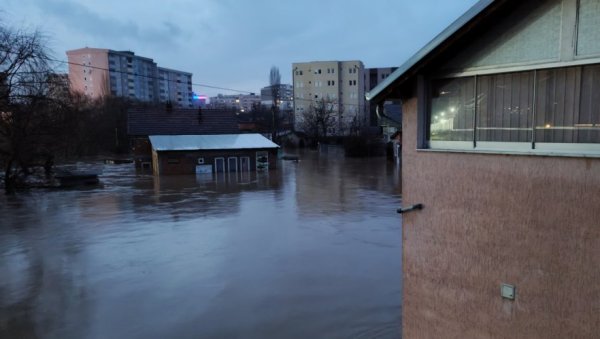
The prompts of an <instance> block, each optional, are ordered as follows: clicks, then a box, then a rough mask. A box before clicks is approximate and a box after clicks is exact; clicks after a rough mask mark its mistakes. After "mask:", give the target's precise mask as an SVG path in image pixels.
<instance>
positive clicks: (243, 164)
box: [240, 157, 250, 172]
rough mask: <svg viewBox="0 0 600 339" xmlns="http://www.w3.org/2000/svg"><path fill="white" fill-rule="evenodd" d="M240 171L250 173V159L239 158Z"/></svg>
mask: <svg viewBox="0 0 600 339" xmlns="http://www.w3.org/2000/svg"><path fill="white" fill-rule="evenodd" d="M240 171H241V172H250V157H240Z"/></svg>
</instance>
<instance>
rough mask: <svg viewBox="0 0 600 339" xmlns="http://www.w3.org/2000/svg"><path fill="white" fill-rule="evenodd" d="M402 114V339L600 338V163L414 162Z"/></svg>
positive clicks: (440, 155)
mask: <svg viewBox="0 0 600 339" xmlns="http://www.w3.org/2000/svg"><path fill="white" fill-rule="evenodd" d="M403 109H404V116H403V125H404V131H403V132H404V133H403V139H402V142H403V148H402V164H403V169H402V172H403V173H402V187H403V192H402V193H403V205H410V204H414V203H423V204H424V206H425V207H424V209H423V210H421V211H416V212H411V213H408V214H405V215H404V216H403V246H402V248H403V268H404V283H403V284H404V291H403V295H404V301H403V318H402V321H403V338H405V339H412V338H478V339H481V338H598V335H599V333H600V159H595V158H568V157H544V156H517V155H484V154H473V153H471V154H469V153H447V152H433V151H416V141H417V127H416V126H417V114H416V112H417V100H416V98H411V99H409V100H405V102H404V107H403ZM501 283H509V284H513V285H515V286H516V299H515V300H514V301H510V300H506V299H502V298H501V296H500V284H501Z"/></svg>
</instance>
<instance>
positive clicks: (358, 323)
mask: <svg viewBox="0 0 600 339" xmlns="http://www.w3.org/2000/svg"><path fill="white" fill-rule="evenodd" d="M96 166H101V167H102V170H103V174H102V176H101V181H102V186H101V187H99V188H95V189H89V188H88V189H78V190H55V191H45V190H41V191H31V192H24V193H20V194H18V195H17V196H16V197H6V196H1V197H0V338H399V337H400V321H401V319H400V316H401V288H402V286H401V225H400V217H399V215H398V214H396V212H395V211H396V209H397V208H398V206H399V205H400V175H399V170H398V168H396V167H395V166H394V165H393V164H390V163H387V162H386V160H385V159H383V158H376V159H344V158H343V157H342V156H339V155H336V153H335V152H330V153H328V154H321V155H319V154H317V153H315V152H306V153H303V154H302V155H301V160H300V161H299V162H280V163H279V168H278V170H276V171H271V172H270V173H268V174H264V173H263V174H247V175H245V176H244V177H240V178H236V177H235V176H225V175H223V176H220V177H216V178H213V177H212V176H210V175H209V176H208V177H203V176H198V177H196V176H176V177H161V178H155V177H153V176H152V175H150V174H147V173H146V174H141V173H136V171H135V170H134V169H133V168H132V165H100V164H98V165H96Z"/></svg>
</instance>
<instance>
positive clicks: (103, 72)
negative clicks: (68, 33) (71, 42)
mask: <svg viewBox="0 0 600 339" xmlns="http://www.w3.org/2000/svg"><path fill="white" fill-rule="evenodd" d="M108 52H109V51H108V50H107V49H100V48H82V49H77V50H72V51H67V57H68V60H69V84H70V87H71V91H73V92H79V93H83V94H85V95H87V96H89V97H92V98H99V97H103V96H105V95H107V94H108V93H109V91H110V85H109V82H108V81H109V73H108V71H107V69H108Z"/></svg>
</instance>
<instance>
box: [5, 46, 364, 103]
mask: <svg viewBox="0 0 600 339" xmlns="http://www.w3.org/2000/svg"><path fill="white" fill-rule="evenodd" d="M6 53H12V54H16V53H15V52H11V51H6ZM44 59H46V60H47V61H54V62H59V63H63V64H67V65H73V66H80V67H87V68H91V69H97V70H101V71H106V72H109V73H111V72H112V73H119V74H126V75H132V76H135V77H142V78H147V79H154V80H161V81H166V82H173V83H179V84H180V83H181V82H178V81H177V80H170V79H165V78H161V77H156V76H152V75H145V74H137V73H130V72H127V71H122V70H117V69H110V68H104V67H99V66H92V65H86V64H81V63H77V62H73V61H65V60H58V59H54V58H50V57H44ZM22 73H23V74H26V73H31V74H34V73H44V72H35V71H30V72H27V71H24V72H22ZM191 85H194V86H199V87H206V88H212V89H219V90H223V91H230V92H237V93H246V94H254V93H255V92H251V91H245V90H239V89H233V88H227V87H219V86H213V85H207V84H200V83H191ZM294 101H304V102H310V103H318V102H319V100H318V99H317V100H313V99H306V98H298V97H294ZM334 103H336V104H340V105H342V106H356V107H362V106H363V105H360V104H355V103H345V102H337V101H335V102H334Z"/></svg>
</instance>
